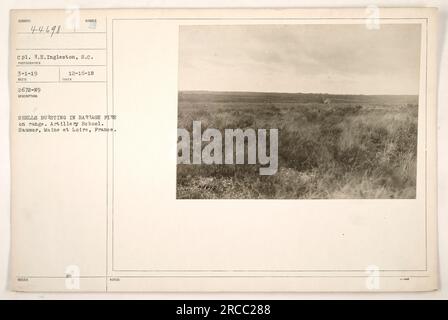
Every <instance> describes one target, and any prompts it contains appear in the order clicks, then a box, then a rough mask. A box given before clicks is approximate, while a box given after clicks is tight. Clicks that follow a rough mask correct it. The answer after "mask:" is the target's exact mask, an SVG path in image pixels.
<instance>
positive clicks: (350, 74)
mask: <svg viewBox="0 0 448 320" xmlns="http://www.w3.org/2000/svg"><path fill="white" fill-rule="evenodd" d="M420 59H421V25H420V24H413V23H400V24H396V23H395V24H387V23H381V25H380V26H376V27H375V26H374V27H372V26H368V25H366V24H365V23H356V24H246V25H182V26H180V27H179V72H178V76H179V87H178V89H179V92H178V138H177V192H176V195H177V198H178V199H341V198H342V199H414V198H415V197H416V176H417V134H418V130H417V129H418V116H419V114H418V105H419V89H420V76H421V75H420Z"/></svg>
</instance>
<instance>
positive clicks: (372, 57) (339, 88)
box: [179, 24, 420, 94]
mask: <svg viewBox="0 0 448 320" xmlns="http://www.w3.org/2000/svg"><path fill="white" fill-rule="evenodd" d="M179 38H180V39H179V89H180V90H214V91H258V92H313V93H336V94H418V91H419V90H418V89H419V65H420V62H419V60H420V25H416V24H399V25H398V24H389V25H386V24H382V25H381V28H380V30H369V29H367V28H366V27H365V25H364V24H359V25H255V26H254V25H252V26H247V25H246V26H181V27H180V33H179Z"/></svg>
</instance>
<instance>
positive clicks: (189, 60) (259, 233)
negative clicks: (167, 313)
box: [9, 7, 438, 292]
mask: <svg viewBox="0 0 448 320" xmlns="http://www.w3.org/2000/svg"><path fill="white" fill-rule="evenodd" d="M436 19H437V9H432V8H400V9H398V8H393V9H392V8H378V7H368V8H358V9H132V10H131V9H86V10H79V9H76V8H74V9H63V10H57V9H55V10H13V11H11V14H10V60H9V63H10V65H9V74H10V78H9V79H10V97H11V99H10V103H11V118H10V127H11V171H12V177H11V181H12V184H11V224H12V231H11V232H12V239H11V264H10V281H9V285H10V288H11V289H12V290H14V291H32V292H73V291H74V292H76V291H81V292H88V291H97V292H120V291H131V292H142V291H143V292H145V291H146V292H149V291H152V292H158V291H178V292H185V291H195V292H201V291H220V292H225V291H227V292H260V291H264V292H275V291H282V292H288V291H291V292H292V291H368V292H370V291H431V290H436V289H437V288H438V271H437V242H436V239H437V225H436V216H437V207H436V204H437V201H436V200H437V179H436V178H437V173H436V168H437V163H436V159H437V149H436V130H437V125H436V124H437V119H436V90H437V65H436V62H437V59H436V57H437V44H436V39H437V30H436V25H437V21H436Z"/></svg>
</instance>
